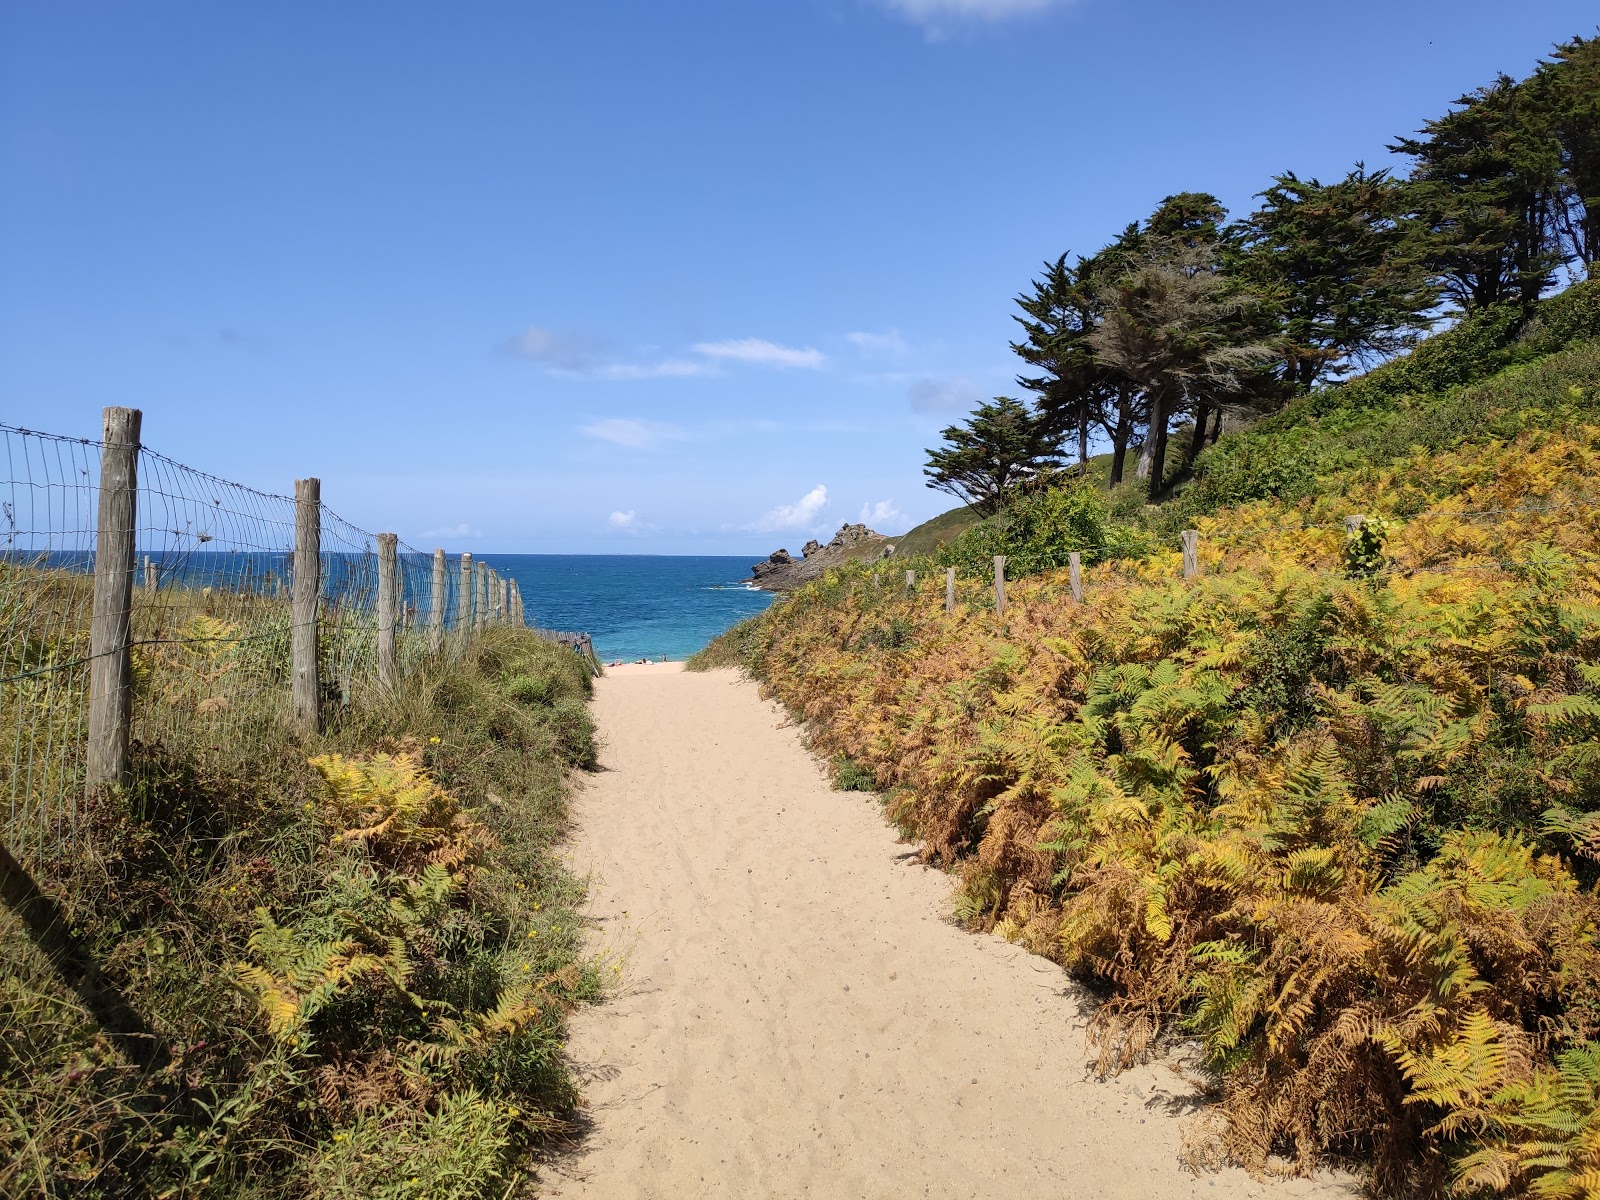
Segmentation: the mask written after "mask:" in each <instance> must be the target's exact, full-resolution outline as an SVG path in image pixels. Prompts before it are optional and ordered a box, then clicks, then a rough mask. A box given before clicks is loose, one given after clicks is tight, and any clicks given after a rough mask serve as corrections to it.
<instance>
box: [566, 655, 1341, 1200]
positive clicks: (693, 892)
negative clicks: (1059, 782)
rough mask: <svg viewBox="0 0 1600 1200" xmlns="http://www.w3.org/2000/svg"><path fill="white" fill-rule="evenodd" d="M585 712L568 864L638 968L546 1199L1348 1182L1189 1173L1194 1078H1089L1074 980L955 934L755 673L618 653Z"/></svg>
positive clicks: (583, 1039)
mask: <svg viewBox="0 0 1600 1200" xmlns="http://www.w3.org/2000/svg"><path fill="white" fill-rule="evenodd" d="M595 712H596V717H597V719H598V721H599V724H600V729H601V733H602V736H603V737H604V738H605V740H606V746H605V748H604V750H603V752H602V754H601V761H602V763H603V765H604V770H603V771H602V773H600V774H599V775H598V776H597V777H595V778H594V779H593V780H592V781H590V783H589V784H588V785H587V786H586V787H585V788H584V790H583V792H582V794H581V795H580V796H579V797H578V798H577V802H576V816H577V825H578V829H577V833H576V835H575V838H574V842H573V846H572V849H571V851H570V852H569V858H570V859H571V860H572V862H573V865H574V866H575V867H576V868H577V869H578V870H580V871H583V870H590V871H592V872H593V874H594V890H593V897H592V900H591V913H592V916H593V917H594V919H595V921H596V922H597V924H598V928H599V929H600V930H601V931H602V933H601V937H602V941H603V944H604V945H605V946H606V947H607V948H609V949H610V950H611V951H613V952H618V953H621V954H624V955H625V956H626V963H625V967H624V977H623V982H622V986H621V992H620V995H618V996H617V997H616V998H615V999H613V1000H611V1001H610V1002H609V1003H607V1004H604V1005H601V1006H599V1007H597V1008H594V1009H590V1010H587V1011H585V1012H583V1013H580V1014H579V1015H578V1017H577V1019H576V1020H575V1021H574V1023H573V1038H572V1054H573V1057H574V1058H575V1060H576V1061H577V1062H578V1063H579V1065H580V1068H581V1073H582V1075H583V1078H584V1080H585V1087H586V1091H587V1095H588V1098H589V1103H590V1106H591V1115H592V1118H593V1128H592V1130H591V1132H590V1134H589V1136H588V1137H587V1138H586V1139H585V1140H584V1142H583V1143H582V1145H581V1147H580V1148H579V1150H578V1151H577V1153H575V1154H573V1155H571V1156H569V1157H567V1158H565V1159H562V1160H560V1161H558V1162H556V1163H554V1164H551V1165H550V1166H548V1167H546V1168H545V1170H544V1172H543V1174H544V1178H545V1182H546V1188H547V1194H548V1195H552V1196H561V1197H569V1198H570V1197H595V1198H604V1200H627V1198H629V1197H662V1198H678V1197H683V1198H685V1200H687V1198H690V1197H695V1198H698V1197H716V1196H727V1197H741V1198H749V1200H757V1198H763V1197H800V1196H808V1197H861V1198H864V1200H878V1198H880V1197H881V1198H888V1197H959V1198H961V1200H971V1198H973V1197H1009V1196H1017V1197H1028V1198H1029V1200H1040V1198H1042V1197H1066V1196H1071V1197H1084V1198H1089V1197H1104V1198H1107V1200H1118V1198H1122V1197H1129V1198H1131V1197H1140V1198H1150V1197H1167V1196H1202V1197H1219V1196H1262V1197H1274V1198H1276V1197H1291V1196H1293V1197H1304V1196H1317V1197H1332V1196H1340V1197H1352V1196H1355V1195H1357V1192H1356V1189H1355V1188H1354V1187H1353V1186H1352V1185H1350V1184H1349V1183H1347V1182H1339V1181H1333V1180H1319V1181H1315V1182H1308V1181H1293V1182H1288V1183H1279V1184H1271V1185H1267V1184H1258V1183H1255V1182H1253V1181H1252V1180H1250V1178H1249V1177H1248V1176H1246V1175H1245V1174H1244V1173H1242V1172H1239V1171H1228V1172H1224V1173H1221V1174H1218V1175H1210V1176H1205V1177H1202V1178H1199V1179H1196V1178H1195V1177H1193V1176H1191V1175H1189V1174H1187V1173H1186V1172H1185V1171H1183V1169H1182V1168H1181V1167H1180V1166H1179V1165H1178V1162H1177V1158H1176V1154H1177V1149H1178V1144H1179V1140H1180V1136H1181V1130H1180V1126H1181V1123H1182V1116H1181V1114H1182V1113H1183V1112H1185V1111H1187V1108H1188V1106H1187V1104H1186V1098H1187V1097H1188V1096H1189V1095H1190V1089H1189V1088H1188V1087H1187V1086H1186V1085H1185V1084H1184V1083H1183V1081H1182V1080H1181V1079H1180V1078H1179V1077H1178V1076H1177V1075H1176V1074H1175V1073H1173V1072H1172V1071H1170V1070H1167V1069H1166V1068H1164V1067H1150V1068H1144V1069H1140V1070H1136V1071H1132V1072H1129V1073H1127V1074H1125V1075H1123V1076H1121V1077H1120V1078H1118V1079H1115V1080H1113V1081H1111V1082H1109V1083H1095V1082H1092V1081H1090V1080H1088V1079H1086V1078H1085V1074H1084V1063H1085V1056H1084V1042H1083V1018H1082V1015H1081V1009H1080V1005H1079V1003H1078V1002H1077V1001H1076V1000H1075V999H1074V996H1073V993H1072V990H1071V988H1070V986H1069V984H1068V982H1067V980H1066V978H1065V977H1064V976H1063V974H1062V973H1061V971H1060V970H1058V969H1057V968H1056V967H1054V966H1053V965H1051V964H1050V963H1048V962H1046V961H1044V960H1042V959H1039V958H1036V957H1033V956H1031V955H1029V954H1027V953H1026V952H1024V951H1023V950H1021V949H1019V948H1017V947H1014V946H1010V945H1007V944H1006V943H1005V942H1004V941H1002V940H1000V939H999V938H994V937H977V936H973V935H972V934H969V933H966V932H964V931H962V930H960V929H958V928H956V927H955V926H953V925H951V924H949V923H948V922H947V921H946V920H945V917H944V914H946V913H947V912H948V910H949V901H950V881H949V879H948V877H946V876H945V875H943V874H941V873H939V872H937V871H932V870H927V869H924V868H922V867H919V866H917V865H915V864H914V863H913V862H910V861H908V860H909V859H910V857H911V855H910V847H908V846H906V845H903V844H899V843H897V841H896V839H895V835H894V832H893V831H892V830H891V829H890V828H889V827H888V826H887V825H886V824H885V823H884V821H883V819H882V817H881V815H880V813H879V809H878V807H877V805H876V804H874V803H872V801H871V800H870V799H867V798H865V797H863V796H861V795H859V794H852V793H843V792H835V791H833V790H831V789H830V788H829V787H828V786H827V783H826V781H825V779H824V778H823V776H822V773H821V771H820V769H819V767H818V766H817V765H816V763H815V761H814V760H813V759H812V758H811V756H810V755H809V754H808V753H807V752H806V751H805V750H804V749H803V748H802V747H801V745H800V741H799V738H798V736H797V734H796V731H795V730H794V729H792V728H788V727H786V726H785V725H784V723H783V715H782V714H781V712H779V711H778V710H777V709H776V708H775V707H774V706H772V705H770V704H768V703H766V702H764V701H762V700H761V699H760V698H759V697H758V696H757V694H756V691H755V688H754V686H753V685H751V684H750V683H748V682H747V681H745V680H743V679H741V678H739V677H737V676H736V675H734V674H733V673H731V672H715V673H711V674H705V675H693V674H687V673H684V672H681V671H680V670H678V669H677V666H676V664H669V665H666V666H657V667H633V668H628V667H623V668H614V669H613V670H612V671H611V672H610V674H609V675H608V676H607V678H605V679H603V680H601V681H600V683H599V693H598V696H597V698H596V701H595Z"/></svg>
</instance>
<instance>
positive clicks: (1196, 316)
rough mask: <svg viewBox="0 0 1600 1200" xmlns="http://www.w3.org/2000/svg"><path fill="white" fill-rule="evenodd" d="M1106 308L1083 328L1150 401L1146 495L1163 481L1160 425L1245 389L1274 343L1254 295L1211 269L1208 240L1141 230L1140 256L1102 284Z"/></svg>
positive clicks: (1156, 492) (1154, 495)
mask: <svg viewBox="0 0 1600 1200" xmlns="http://www.w3.org/2000/svg"><path fill="white" fill-rule="evenodd" d="M1100 299H1101V303H1102V305H1103V306H1104V311H1105V317H1104V319H1103V320H1102V321H1101V322H1100V324H1099V325H1098V326H1097V327H1096V328H1095V330H1094V332H1093V333H1092V334H1090V335H1089V343H1090V345H1091V346H1092V347H1093V349H1094V352H1095V355H1096V356H1097V357H1098V359H1099V360H1100V362H1101V363H1103V364H1104V365H1105V366H1106V367H1107V368H1109V369H1110V370H1113V371H1116V372H1117V373H1118V374H1120V375H1122V376H1123V377H1124V378H1126V379H1127V380H1129V381H1130V382H1132V383H1133V384H1134V385H1136V386H1137V387H1138V388H1139V389H1140V390H1141V391H1142V392H1143V393H1144V395H1145V397H1146V400H1147V402H1148V404H1149V406H1150V417H1149V426H1148V428H1147V430H1146V433H1145V443H1144V452H1143V453H1142V454H1141V456H1140V459H1139V475H1140V477H1141V478H1145V479H1147V480H1148V481H1149V483H1148V497H1149V499H1150V501H1151V502H1152V503H1153V502H1154V501H1155V500H1156V499H1158V498H1159V497H1160V495H1161V492H1162V490H1163V488H1164V487H1165V480H1166V454H1167V435H1168V427H1169V425H1170V424H1171V421H1172V419H1173V417H1175V416H1177V415H1179V414H1180V413H1182V412H1184V411H1186V410H1188V409H1191V408H1193V409H1195V410H1196V414H1195V415H1196V421H1195V425H1196V430H1195V442H1198V439H1199V438H1200V436H1201V435H1202V433H1203V428H1202V426H1203V423H1204V417H1203V413H1204V412H1205V411H1206V410H1208V409H1209V408H1211V407H1212V406H1216V405H1219V404H1221V403H1222V402H1223V400H1224V398H1225V397H1227V396H1229V395H1243V394H1245V393H1247V391H1248V390H1249V388H1250V387H1251V385H1252V383H1253V382H1254V381H1255V380H1257V379H1258V378H1259V376H1260V371H1261V368H1262V366H1263V365H1264V364H1266V363H1268V362H1270V361H1272V360H1273V359H1275V358H1276V357H1277V354H1278V350H1277V346H1276V343H1275V342H1274V341H1272V340H1270V339H1263V338H1261V337H1259V336H1257V334H1256V331H1255V329H1254V327H1253V323H1252V322H1251V321H1250V320H1249V313H1250V308H1251V305H1252V302H1253V301H1254V297H1253V296H1252V295H1251V293H1249V292H1248V291H1246V290H1244V289H1242V288H1240V287H1239V286H1238V285H1237V284H1235V283H1234V282H1233V281H1231V280H1230V279H1228V278H1227V277H1226V276H1225V275H1224V274H1223V273H1222V272H1221V271H1220V270H1219V269H1218V268H1217V264H1216V259H1215V249H1214V247H1212V246H1211V245H1209V244H1206V243H1204V242H1203V241H1200V240H1185V239H1182V238H1180V237H1174V236H1162V237H1150V238H1148V239H1147V243H1146V251H1145V255H1144V257H1143V259H1142V261H1140V262H1138V263H1136V264H1135V265H1134V266H1133V267H1131V268H1130V269H1129V270H1127V271H1126V272H1124V273H1122V274H1120V275H1118V276H1116V277H1115V278H1114V279H1112V280H1110V281H1109V282H1108V283H1107V284H1106V285H1105V286H1103V287H1102V289H1101V295H1100Z"/></svg>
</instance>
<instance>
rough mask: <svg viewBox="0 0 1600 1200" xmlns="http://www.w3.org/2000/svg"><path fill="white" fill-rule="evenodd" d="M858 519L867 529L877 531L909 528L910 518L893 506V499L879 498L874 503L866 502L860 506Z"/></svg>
mask: <svg viewBox="0 0 1600 1200" xmlns="http://www.w3.org/2000/svg"><path fill="white" fill-rule="evenodd" d="M859 519H860V521H861V523H862V524H863V525H865V526H866V527H867V528H868V529H873V530H876V531H877V532H879V533H882V532H884V531H885V530H886V529H909V528H910V527H911V518H910V517H908V516H906V515H905V513H903V512H901V511H900V510H899V509H898V508H896V507H895V506H894V501H893V500H879V501H878V502H877V503H876V504H873V503H871V502H868V503H866V504H863V505H862V506H861V516H860V518H859Z"/></svg>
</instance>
